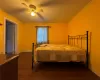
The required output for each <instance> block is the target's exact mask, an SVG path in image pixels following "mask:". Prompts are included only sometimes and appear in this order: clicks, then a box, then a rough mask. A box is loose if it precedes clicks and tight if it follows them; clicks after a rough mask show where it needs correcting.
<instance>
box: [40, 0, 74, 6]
mask: <svg viewBox="0 0 100 80" xmlns="http://www.w3.org/2000/svg"><path fill="white" fill-rule="evenodd" d="M75 2H76V0H49V1H46V2H44V3H41V4H40V5H39V6H40V7H46V6H54V5H63V4H73V3H75Z"/></svg>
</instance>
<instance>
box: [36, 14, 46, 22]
mask: <svg viewBox="0 0 100 80" xmlns="http://www.w3.org/2000/svg"><path fill="white" fill-rule="evenodd" d="M36 14H37V15H38V16H39V17H40V18H41V19H42V20H44V17H43V16H42V15H41V14H40V13H39V12H36Z"/></svg>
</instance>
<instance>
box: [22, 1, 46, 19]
mask: <svg viewBox="0 0 100 80" xmlns="http://www.w3.org/2000/svg"><path fill="white" fill-rule="evenodd" d="M21 4H22V5H24V6H25V7H26V8H27V9H28V10H29V12H30V14H31V16H35V15H36V14H37V15H38V16H39V17H40V18H41V19H42V20H44V17H43V16H42V15H41V14H40V12H43V9H41V8H38V7H37V6H35V5H34V4H28V1H27V0H23V2H22V3H21Z"/></svg>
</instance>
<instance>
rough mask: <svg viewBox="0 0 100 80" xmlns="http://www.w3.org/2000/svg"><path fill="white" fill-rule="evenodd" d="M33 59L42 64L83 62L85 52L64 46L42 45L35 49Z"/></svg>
mask: <svg viewBox="0 0 100 80" xmlns="http://www.w3.org/2000/svg"><path fill="white" fill-rule="evenodd" d="M35 57H36V61H43V62H53V61H54V62H70V61H74V62H85V61H86V51H85V50H83V49H81V48H78V47H74V46H70V45H66V44H62V45H55V44H43V45H41V46H40V47H38V48H36V50H35Z"/></svg>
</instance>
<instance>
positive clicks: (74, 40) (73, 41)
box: [68, 31, 89, 67]
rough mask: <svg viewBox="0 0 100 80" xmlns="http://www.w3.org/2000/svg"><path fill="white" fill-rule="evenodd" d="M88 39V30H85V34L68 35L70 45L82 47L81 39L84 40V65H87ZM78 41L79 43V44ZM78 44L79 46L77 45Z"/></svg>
mask: <svg viewBox="0 0 100 80" xmlns="http://www.w3.org/2000/svg"><path fill="white" fill-rule="evenodd" d="M88 39H89V31H86V33H85V34H83V35H76V36H70V35H68V45H72V46H78V47H80V48H82V45H84V44H83V41H84V40H85V45H86V46H85V47H86V59H87V60H86V65H87V67H88V61H89V55H88V52H89V50H88V43H89V42H88ZM79 41H80V44H79ZM79 45H80V46H79Z"/></svg>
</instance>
